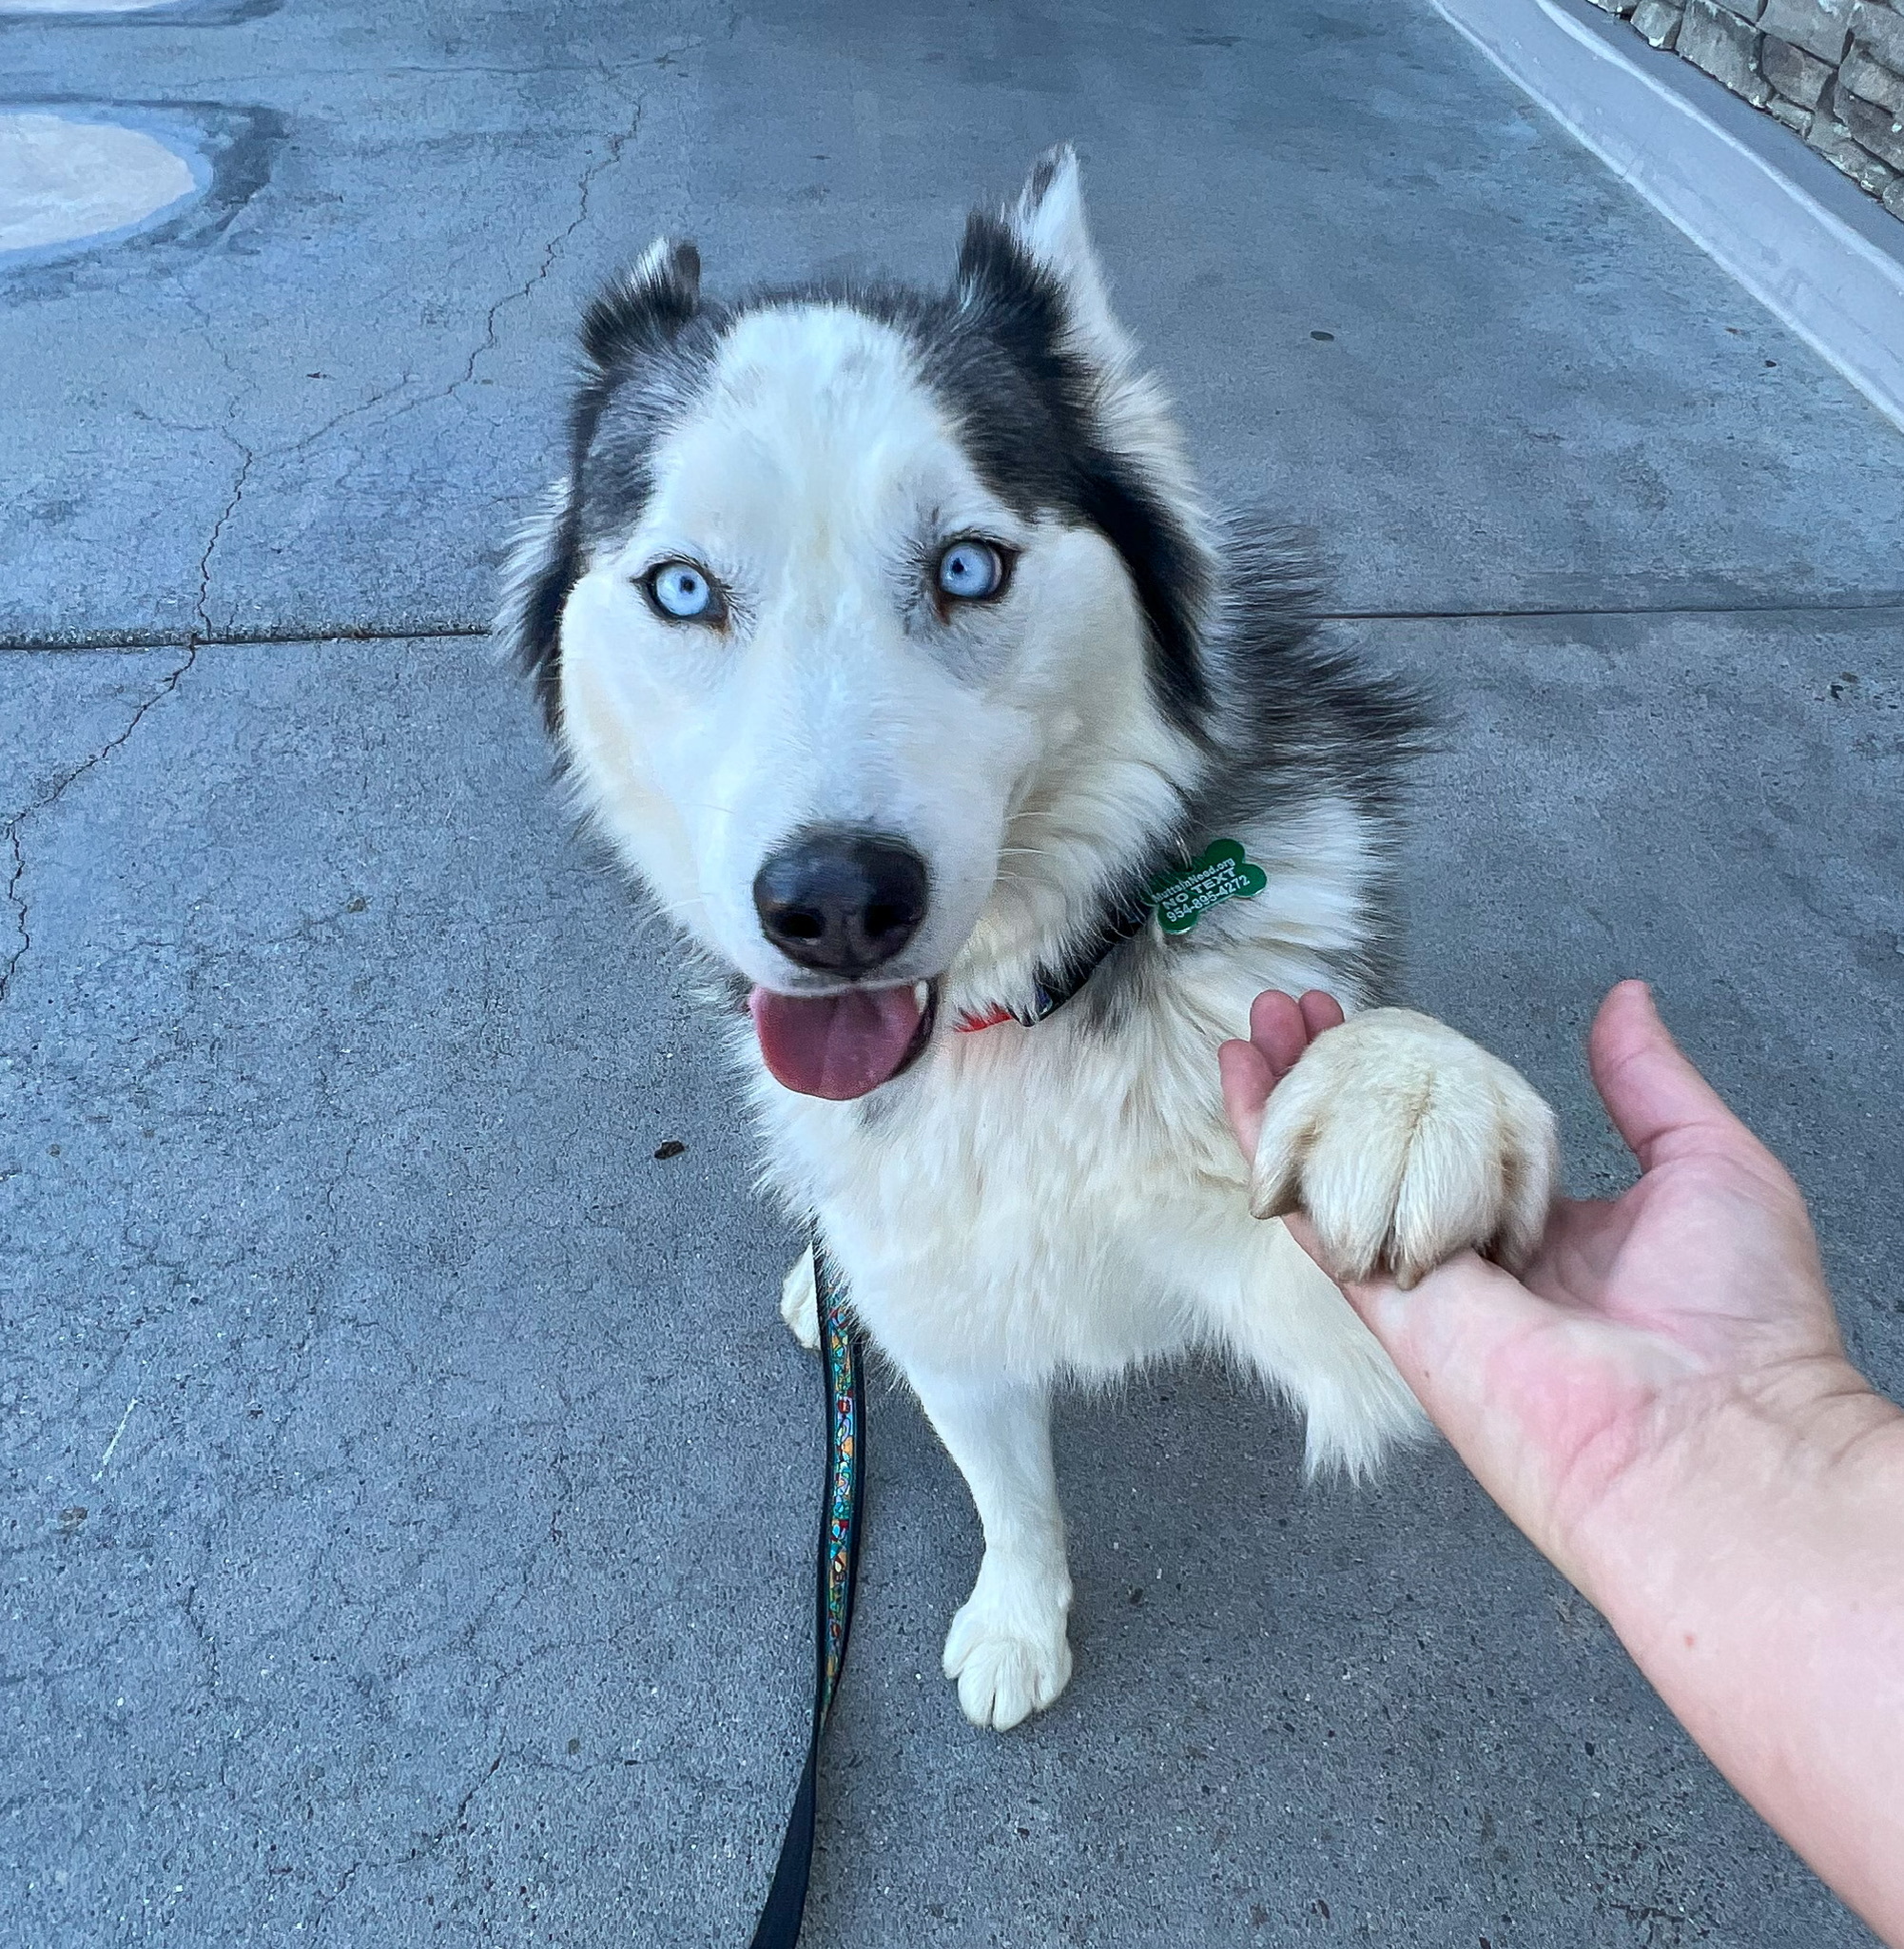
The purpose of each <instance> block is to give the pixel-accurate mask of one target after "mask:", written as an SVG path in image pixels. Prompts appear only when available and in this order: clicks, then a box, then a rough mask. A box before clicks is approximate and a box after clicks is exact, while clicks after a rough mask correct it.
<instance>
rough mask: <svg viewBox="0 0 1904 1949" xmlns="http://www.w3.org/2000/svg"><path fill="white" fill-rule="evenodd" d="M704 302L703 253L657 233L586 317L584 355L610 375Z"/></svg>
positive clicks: (678, 325) (669, 334)
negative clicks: (702, 288) (702, 285)
mask: <svg viewBox="0 0 1904 1949" xmlns="http://www.w3.org/2000/svg"><path fill="white" fill-rule="evenodd" d="M700 306H701V253H700V252H699V251H698V250H696V249H695V248H694V246H693V244H690V243H689V242H687V240H686V239H680V238H671V237H657V238H656V239H655V240H654V242H653V243H652V244H650V245H649V246H648V248H647V249H646V250H645V251H644V252H643V253H642V254H641V256H640V257H639V258H638V259H637V260H636V261H635V263H632V264H631V265H630V266H629V268H628V269H627V270H625V271H623V272H622V273H621V275H620V276H619V277H617V278H615V279H613V280H612V282H611V283H609V284H608V286H607V287H606V288H605V289H604V290H603V291H602V292H601V293H600V294H599V295H598V296H597V297H596V299H595V301H594V302H593V304H591V305H590V306H589V308H588V311H587V312H586V314H585V315H584V316H583V319H582V356H583V357H584V358H585V359H586V360H587V361H588V362H589V364H590V365H591V366H592V367H593V369H594V371H595V372H596V373H597V374H599V375H603V376H606V375H607V374H609V373H612V372H613V371H614V370H615V369H616V368H617V367H619V366H621V365H623V364H625V363H626V362H627V361H629V360H630V359H632V358H635V357H638V356H639V355H640V354H641V353H642V352H644V351H651V350H653V349H654V348H655V347H656V346H658V345H660V344H662V343H664V342H665V341H667V340H669V339H671V338H672V337H673V336H674V335H675V333H676V332H678V331H679V330H680V329H681V327H682V326H683V325H685V324H686V323H687V322H689V320H690V319H691V318H692V317H693V316H694V314H695V312H697V311H698V310H699V309H700Z"/></svg>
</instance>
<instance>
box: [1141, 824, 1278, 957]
mask: <svg viewBox="0 0 1904 1949" xmlns="http://www.w3.org/2000/svg"><path fill="white" fill-rule="evenodd" d="M1269 884H1270V881H1269V875H1268V874H1267V873H1265V872H1264V871H1263V869H1262V867H1255V866H1252V865H1251V864H1250V862H1249V861H1248V860H1246V859H1245V858H1244V857H1243V848H1241V847H1240V846H1239V845H1237V843H1236V842H1235V841H1234V839H1215V840H1212V841H1211V843H1210V844H1209V845H1208V846H1207V847H1205V848H1204V849H1203V850H1202V852H1200V853H1199V854H1198V855H1197V856H1196V858H1195V859H1194V860H1192V861H1191V863H1190V864H1189V865H1188V866H1187V867H1178V868H1177V869H1176V871H1175V872H1174V873H1160V874H1158V876H1157V877H1156V879H1155V880H1153V881H1152V882H1151V891H1150V897H1151V905H1152V906H1155V907H1156V917H1157V920H1158V922H1159V924H1160V925H1161V926H1162V927H1163V930H1164V932H1165V933H1166V934H1187V933H1188V932H1189V931H1190V929H1191V928H1192V927H1194V926H1195V925H1196V924H1197V922H1198V921H1200V920H1201V919H1202V918H1203V916H1204V915H1205V914H1207V913H1208V912H1209V911H1210V909H1211V908H1212V907H1213V906H1221V905H1222V904H1223V903H1224V901H1226V900H1249V899H1252V898H1253V896H1254V895H1256V894H1258V893H1260V892H1261V891H1262V890H1263V888H1264V887H1267V886H1268V885H1269Z"/></svg>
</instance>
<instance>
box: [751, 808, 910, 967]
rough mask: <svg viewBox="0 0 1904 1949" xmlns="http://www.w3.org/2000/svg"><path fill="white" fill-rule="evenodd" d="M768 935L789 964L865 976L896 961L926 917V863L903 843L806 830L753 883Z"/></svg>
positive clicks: (872, 836) (868, 835)
mask: <svg viewBox="0 0 1904 1949" xmlns="http://www.w3.org/2000/svg"><path fill="white" fill-rule="evenodd" d="M753 904H754V911H755V912H756V913H758V914H759V915H760V926H761V931H762V932H763V933H764V934H765V935H766V936H767V939H768V940H769V941H771V942H772V943H773V945H775V946H776V947H778V948H779V949H780V951H781V952H782V953H783V954H784V955H786V956H787V959H788V960H789V961H797V962H798V963H799V964H800V965H801V966H802V967H811V968H818V969H822V970H824V971H825V972H826V973H827V974H839V975H863V974H868V973H870V972H871V971H872V970H873V969H874V968H876V967H880V966H883V965H884V964H885V963H886V962H888V961H890V960H891V959H892V958H893V956H894V955H895V954H897V953H898V952H899V951H900V949H901V948H902V947H903V946H904V945H905V944H906V943H907V942H908V941H910V940H911V939H912V937H913V936H914V935H915V934H916V933H918V931H919V924H920V922H921V921H923V919H924V918H925V906H926V881H925V862H924V861H923V859H921V858H920V856H919V855H918V854H917V853H916V852H914V851H913V849H912V848H911V847H909V846H907V845H906V843H905V842H904V841H903V839H885V838H881V837H879V836H877V835H875V834H871V833H865V832H851V831H838V830H834V831H817V832H803V833H802V834H801V835H800V836H799V837H798V838H797V839H795V840H794V841H793V842H792V843H791V844H790V845H788V846H785V847H783V848H781V849H780V850H779V851H778V852H777V853H775V854H774V855H773V857H772V858H771V859H769V860H768V861H767V864H766V866H764V867H762V868H761V869H760V871H759V873H758V874H756V875H755V877H754V883H753Z"/></svg>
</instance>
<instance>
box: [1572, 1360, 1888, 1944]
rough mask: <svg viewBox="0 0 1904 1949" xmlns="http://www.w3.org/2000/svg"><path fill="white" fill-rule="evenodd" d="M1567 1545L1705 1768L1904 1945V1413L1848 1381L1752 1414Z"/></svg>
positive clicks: (1617, 1499) (1645, 1478)
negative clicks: (1714, 1769)
mask: <svg viewBox="0 0 1904 1949" xmlns="http://www.w3.org/2000/svg"><path fill="white" fill-rule="evenodd" d="M1568 1541H1569V1545H1570V1548H1569V1549H1567V1552H1566V1554H1567V1556H1568V1558H1569V1560H1570V1562H1571V1563H1572V1565H1574V1566H1576V1567H1577V1569H1576V1574H1577V1575H1578V1576H1579V1578H1580V1580H1581V1582H1582V1584H1583V1588H1584V1589H1585V1591H1586V1594H1587V1595H1588V1596H1589V1597H1591V1598H1592V1599H1593V1601H1594V1602H1595V1603H1596V1604H1597V1605H1598V1606H1599V1608H1601V1610H1602V1611H1603V1613H1604V1614H1605V1615H1606V1617H1607V1619H1608V1621H1609V1622H1610V1623H1611V1624H1612V1626H1613V1627H1614V1629H1615V1630H1616V1631H1618V1633H1619V1634H1620V1637H1621V1639H1622V1642H1623V1643H1624V1644H1625V1646H1626V1647H1627V1649H1628V1650H1629V1651H1630V1652H1631V1653H1632V1656H1633V1658H1634V1661H1635V1662H1636V1663H1637V1664H1638V1665H1639V1666H1640V1668H1641V1669H1642V1671H1643V1672H1644V1673H1645V1674H1646V1676H1647V1678H1648V1679H1649V1680H1650V1681H1651V1682H1652V1684H1653V1685H1654V1686H1656V1687H1657V1689H1658V1690H1659V1692H1660V1695H1661V1698H1662V1699H1663V1700H1664V1701H1665V1703H1666V1705H1668V1706H1669V1707H1670V1708H1671V1709H1672V1711H1673V1712H1674V1714H1675V1715H1676V1716H1677V1717H1678V1718H1679V1720H1680V1721H1681V1724H1682V1725H1684V1726H1685V1727H1686V1729H1687V1731H1688V1732H1690V1733H1691V1735H1692V1736H1693V1738H1694V1739H1695V1740H1697V1741H1698V1743H1699V1744H1700V1747H1701V1748H1702V1749H1703V1750H1704V1752H1705V1753H1706V1754H1707V1756H1708V1757H1709V1758H1710V1759H1711V1760H1712V1761H1713V1762H1714V1764H1716V1765H1717V1766H1718V1767H1719V1770H1720V1771H1721V1772H1723V1773H1724V1774H1725V1776H1726V1777H1727V1778H1728V1779H1729V1780H1730V1781H1731V1782H1732V1783H1733V1784H1734V1785H1735V1786H1736V1787H1737V1788H1738V1789H1739V1792H1740V1793H1741V1794H1742V1795H1743V1796H1744V1797H1745V1798H1746V1799H1747V1800H1748V1801H1750V1802H1751V1803H1752V1804H1753V1805H1754V1806H1755V1807H1756V1808H1757V1809H1758V1812H1759V1813H1760V1814H1762V1815H1763V1816H1764V1818H1765V1819H1766V1820H1767V1821H1768V1822H1770V1823H1771V1824H1772V1826H1774V1827H1775V1828H1777V1829H1778V1832H1779V1833H1780V1834H1781V1835H1782V1836H1783V1837H1784V1838H1785V1839H1786V1840H1787V1841H1788V1842H1791V1844H1792V1845H1793V1846H1794V1847H1795V1848H1796V1849H1797V1851H1798V1852H1799V1853H1800V1854H1802V1855H1803V1856H1804V1857H1805V1859H1806V1860H1807V1861H1810V1863H1811V1864H1812V1866H1813V1867H1814V1868H1816V1869H1817V1872H1818V1873H1819V1875H1820V1876H1821V1877H1822V1878H1823V1879H1824V1880H1825V1881H1828V1882H1829V1883H1830V1884H1831V1885H1832V1887H1833V1888H1835V1889H1836V1891H1837V1893H1838V1894H1839V1895H1841V1896H1842V1897H1843V1898H1844V1900H1846V1901H1847V1902H1848V1903H1849V1904H1850V1905H1851V1906H1852V1907H1854V1908H1855V1909H1856V1910H1857V1911H1858V1912H1859V1913H1860V1914H1861V1915H1862V1916H1863V1917H1864V1919H1865V1920H1867V1921H1868V1922H1869V1923H1870V1924H1871V1925H1872V1927H1873V1928H1874V1929H1875V1930H1876V1931H1877V1932H1878V1934H1879V1935H1880V1936H1882V1937H1883V1938H1884V1939H1886V1940H1887V1941H1889V1942H1892V1943H1894V1944H1900V1945H1904V1412H1900V1411H1899V1410H1898V1409H1897V1408H1895V1407H1894V1406H1893V1405H1892V1404H1891V1403H1889V1402H1887V1401H1885V1400H1883V1399H1882V1398H1881V1397H1880V1396H1878V1395H1876V1394H1872V1393H1871V1392H1870V1391H1869V1389H1867V1388H1865V1387H1864V1386H1863V1385H1862V1383H1861V1382H1859V1381H1858V1380H1857V1377H1856V1376H1855V1374H1853V1373H1852V1371H1851V1370H1850V1369H1849V1368H1845V1369H1843V1370H1842V1374H1841V1375H1839V1376H1836V1379H1835V1381H1834V1382H1833V1383H1830V1384H1828V1385H1827V1386H1826V1387H1825V1388H1824V1389H1823V1390H1822V1391H1821V1393H1820V1394H1818V1395H1817V1397H1816V1398H1814V1399H1812V1400H1810V1401H1808V1402H1805V1403H1804V1404H1803V1405H1802V1407H1800V1406H1798V1405H1797V1404H1796V1403H1793V1402H1790V1401H1776V1400H1767V1399H1758V1400H1741V1401H1740V1402H1739V1403H1738V1404H1736V1405H1735V1406H1734V1407H1733V1408H1732V1409H1731V1410H1730V1411H1728V1412H1726V1413H1721V1414H1719V1415H1716V1416H1714V1417H1713V1418H1712V1419H1711V1420H1710V1421H1709V1422H1707V1423H1704V1424H1702V1425H1701V1426H1700V1427H1699V1428H1698V1429H1696V1430H1693V1431H1689V1433H1688V1434H1687V1436H1686V1437H1685V1439H1684V1440H1683V1442H1682V1443H1681V1444H1679V1445H1677V1446H1676V1447H1675V1448H1674V1449H1673V1450H1672V1451H1671V1452H1669V1454H1668V1455H1667V1456H1666V1457H1665V1458H1664V1459H1662V1461H1661V1464H1660V1465H1659V1466H1658V1467H1657V1468H1655V1469H1651V1470H1647V1471H1639V1472H1637V1473H1636V1474H1635V1475H1634V1476H1633V1477H1632V1478H1631V1479H1629V1480H1626V1481H1623V1482H1622V1483H1620V1484H1618V1485H1617V1486H1615V1487H1614V1488H1613V1489H1612V1490H1611V1491H1609V1492H1608V1494H1607V1495H1606V1496H1605V1497H1604V1498H1603V1499H1602V1500H1601V1501H1600V1502H1599V1503H1598V1504H1597V1505H1596V1506H1595V1507H1594V1509H1593V1510H1592V1511H1591V1513H1590V1515H1587V1516H1586V1517H1584V1518H1583V1521H1582V1523H1581V1524H1580V1526H1579V1528H1578V1529H1577V1530H1575V1532H1574V1533H1573V1534H1572V1535H1571V1536H1570V1537H1569V1539H1568Z"/></svg>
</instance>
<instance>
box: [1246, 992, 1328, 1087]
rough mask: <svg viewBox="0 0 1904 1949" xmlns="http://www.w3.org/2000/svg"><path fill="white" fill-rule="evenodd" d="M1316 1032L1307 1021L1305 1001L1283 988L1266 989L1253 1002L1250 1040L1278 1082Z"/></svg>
mask: <svg viewBox="0 0 1904 1949" xmlns="http://www.w3.org/2000/svg"><path fill="white" fill-rule="evenodd" d="M1312 1033H1313V1032H1312V1031H1311V1028H1310V1026H1309V1024H1308V1023H1307V1022H1306V1021H1305V1020H1304V1017H1303V1012H1302V1004H1300V1003H1298V1002H1297V1000H1296V999H1295V997H1294V996H1293V995H1286V994H1284V993H1283V991H1282V990H1281V989H1280V988H1266V989H1265V990H1264V991H1263V992H1262V993H1261V994H1260V995H1258V996H1257V997H1256V999H1255V1000H1254V1001H1253V1003H1251V1004H1250V1040H1251V1042H1252V1043H1254V1044H1255V1046H1256V1049H1257V1050H1258V1052H1259V1053H1260V1054H1261V1055H1262V1056H1263V1058H1264V1060H1265V1061H1266V1062H1268V1063H1269V1065H1270V1074H1271V1077H1272V1078H1273V1081H1275V1082H1281V1081H1282V1080H1283V1078H1284V1077H1285V1076H1287V1075H1288V1074H1289V1073H1290V1071H1291V1070H1292V1069H1293V1068H1294V1067H1295V1065H1296V1063H1297V1062H1298V1061H1299V1060H1300V1058H1301V1056H1302V1052H1303V1051H1304V1050H1305V1049H1306V1048H1308V1047H1309V1045H1310V1042H1311V1035H1312Z"/></svg>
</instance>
